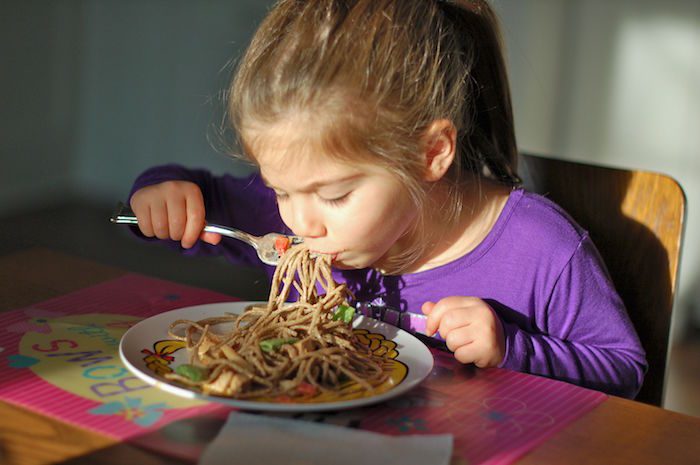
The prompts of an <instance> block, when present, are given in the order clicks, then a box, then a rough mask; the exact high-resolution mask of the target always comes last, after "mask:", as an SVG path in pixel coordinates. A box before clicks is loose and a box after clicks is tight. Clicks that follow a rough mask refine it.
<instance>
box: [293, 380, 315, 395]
mask: <svg viewBox="0 0 700 465" xmlns="http://www.w3.org/2000/svg"><path fill="white" fill-rule="evenodd" d="M297 392H298V393H299V394H301V395H302V396H313V395H315V394H316V393H317V392H318V389H317V388H316V386H314V385H313V384H309V383H300V384H299V386H297Z"/></svg>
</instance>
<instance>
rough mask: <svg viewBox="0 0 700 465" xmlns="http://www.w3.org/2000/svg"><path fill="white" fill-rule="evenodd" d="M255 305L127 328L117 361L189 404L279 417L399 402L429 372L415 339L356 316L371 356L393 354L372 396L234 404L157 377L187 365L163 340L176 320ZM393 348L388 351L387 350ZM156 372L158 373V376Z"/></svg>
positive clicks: (354, 393) (179, 349) (429, 359)
mask: <svg viewBox="0 0 700 465" xmlns="http://www.w3.org/2000/svg"><path fill="white" fill-rule="evenodd" d="M253 303H259V302H225V303H218V304H207V305H198V306H195V307H186V308H181V309H177V310H172V311H169V312H165V313H161V314H159V315H155V316H152V317H150V318H147V319H145V320H143V321H140V322H139V323H137V324H136V325H134V326H133V327H131V328H130V329H129V330H128V331H127V332H126V333H125V334H124V336H123V337H122V339H121V341H120V343H119V355H120V357H121V359H122V361H123V362H124V364H125V365H126V367H127V368H129V370H131V371H132V372H133V373H134V374H135V375H136V376H138V377H139V378H141V379H143V380H144V381H146V382H148V383H150V384H152V385H154V386H156V387H158V388H160V389H163V390H164V391H168V392H170V393H172V394H175V395H178V396H182V397H186V398H189V399H202V400H208V401H213V402H221V403H224V404H227V405H230V406H233V407H237V408H241V409H246V410H265V411H283V412H311V411H321V410H337V409H345V408H352V407H359V406H362V405H368V404H372V403H376V402H381V401H384V400H386V399H389V398H392V397H394V396H398V395H400V394H403V393H404V392H406V391H408V390H409V389H411V388H413V387H415V386H417V385H418V384H419V383H420V382H421V381H423V380H424V379H425V378H426V377H427V376H428V374H430V371H431V370H432V368H433V356H432V354H431V353H430V350H428V348H427V347H426V346H425V345H424V344H423V343H422V342H421V341H419V340H418V339H417V338H416V337H415V336H413V335H411V334H410V333H407V332H406V331H404V330H402V329H399V328H396V327H394V326H391V325H389V324H386V323H383V322H381V321H377V320H373V319H371V318H367V317H364V316H361V315H360V316H357V317H356V318H355V320H354V322H353V327H354V329H355V331H356V332H357V331H359V332H361V333H364V336H360V339H361V340H363V341H365V342H366V343H368V344H371V347H374V349H373V350H375V349H376V350H380V351H386V350H393V352H392V353H393V354H394V363H393V367H392V370H391V376H390V378H389V380H387V381H386V382H385V383H384V384H382V385H381V386H379V387H378V388H376V389H375V391H374V392H373V393H372V394H367V393H365V392H363V391H362V390H361V389H359V387H358V386H357V385H356V384H354V383H352V382H348V383H346V384H345V385H343V387H342V388H341V389H340V390H339V392H338V393H333V394H322V395H319V396H316V397H315V398H312V399H305V400H302V401H300V400H294V401H291V400H290V399H285V398H276V399H273V398H261V399H246V400H238V399H232V398H230V397H222V396H212V395H206V394H202V393H201V392H198V391H197V390H195V389H193V388H189V387H185V386H182V385H180V384H177V383H175V382H173V381H171V380H168V379H166V378H165V377H164V376H162V372H163V371H170V370H174V369H175V368H176V367H177V366H178V365H180V364H182V363H187V360H188V355H187V349H185V348H184V347H183V343H182V342H179V341H174V340H172V339H170V338H169V337H168V326H169V325H170V323H172V322H173V321H175V320H179V319H187V320H201V319H203V318H209V317H214V316H221V315H223V314H224V313H226V312H228V313H235V314H238V313H241V312H243V310H244V309H245V307H247V306H248V305H250V304H253ZM392 348H393V349H392ZM158 372H161V374H159V373H158Z"/></svg>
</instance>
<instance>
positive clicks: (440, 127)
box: [423, 119, 457, 182]
mask: <svg viewBox="0 0 700 465" xmlns="http://www.w3.org/2000/svg"><path fill="white" fill-rule="evenodd" d="M423 147H424V156H425V174H424V176H423V178H424V179H425V180H426V181H429V182H435V181H439V180H440V179H442V177H443V176H444V175H445V173H447V170H448V169H449V168H450V166H452V162H453V161H454V158H455V153H456V150H457V128H455V125H454V124H453V123H452V121H450V120H447V119H438V120H435V121H433V122H432V123H430V125H429V126H428V129H426V131H425V134H424V135H423Z"/></svg>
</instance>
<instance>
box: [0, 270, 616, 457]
mask: <svg viewBox="0 0 700 465" xmlns="http://www.w3.org/2000/svg"><path fill="white" fill-rule="evenodd" d="M231 300H234V299H232V298H231V297H230V296H226V295H222V294H218V293H215V292H211V291H207V290H203V289H198V288H194V287H189V286H184V285H180V284H175V283H172V282H167V281H162V280H158V279H154V278H149V277H145V276H141V275H135V274H131V275H125V276H123V277H120V278H117V279H115V280H112V281H108V282H105V283H102V284H99V285H97V286H94V287H90V288H86V289H83V290H80V291H77V292H74V293H72V294H68V295H65V296H61V297H57V298H55V299H51V300H48V301H45V302H42V303H39V304H36V305H33V306H31V307H27V308H22V309H18V310H13V311H10V312H4V313H0V399H2V400H5V401H7V402H10V403H14V404H19V405H22V406H24V407H26V408H28V409H31V410H35V411H38V412H40V413H42V414H45V415H49V416H52V417H55V418H58V419H60V420H62V421H65V422H69V423H72V424H75V425H77V426H80V427H83V428H87V429H90V430H93V431H97V432H100V433H102V434H105V435H107V436H110V437H114V438H117V439H120V440H132V441H136V442H138V443H139V444H142V445H144V446H146V447H151V448H154V449H157V450H159V451H161V452H164V453H170V454H172V455H175V456H180V457H185V458H189V459H191V460H196V458H197V456H198V454H199V453H200V452H201V450H202V447H204V446H205V445H206V443H207V442H208V441H209V440H211V439H212V438H211V437H208V438H202V439H201V440H200V442H199V443H191V444H185V443H183V441H184V439H185V438H191V437H192V434H191V433H192V431H191V430H192V429H193V428H195V429H196V428H197V426H196V425H197V423H198V422H200V423H206V422H207V421H219V420H216V419H217V418H218V419H223V418H225V416H226V414H227V413H228V412H230V409H229V408H227V407H222V406H220V405H218V404H214V403H211V404H210V403H203V402H200V401H192V400H186V399H182V398H179V397H176V396H173V395H171V394H168V393H165V392H163V391H160V390H158V389H156V388H154V387H151V386H149V385H148V384H146V383H145V382H143V381H141V380H140V379H138V378H137V377H135V376H134V375H132V374H131V373H130V372H129V371H128V370H126V368H125V367H124V366H123V365H122V363H121V361H120V360H119V355H118V343H119V339H120V338H121V335H122V334H123V333H124V332H125V331H126V329H127V328H129V327H130V326H132V325H133V324H135V323H136V322H138V321H140V320H141V319H143V318H146V317H149V316H152V315H155V314H158V313H161V312H164V311H168V310H172V309H175V308H182V307H188V306H192V305H198V304H204V303H214V302H224V301H231ZM433 355H434V356H435V368H434V369H433V372H432V373H431V375H430V376H429V377H428V379H427V380H426V381H425V382H424V383H423V384H422V385H421V386H420V387H419V388H417V389H414V390H413V391H410V392H409V393H407V394H405V395H403V396H401V397H398V398H396V399H393V400H390V401H388V402H385V403H383V404H380V405H376V406H371V407H367V408H362V409H355V410H346V411H339V412H328V413H313V414H297V415H291V416H292V417H294V418H298V419H300V420H312V421H323V422H328V423H334V424H341V425H345V426H349V427H359V428H362V429H367V430H370V431H376V432H381V433H385V434H439V433H449V434H453V435H454V455H455V457H454V460H453V463H455V464H477V463H479V464H508V463H512V462H513V461H515V460H516V459H517V458H519V457H520V456H522V455H523V454H524V453H526V452H527V451H528V450H531V449H532V448H534V447H536V446H537V445H538V444H540V443H542V442H543V441H545V440H546V439H547V438H548V437H550V436H551V435H552V434H553V433H555V432H556V431H558V430H560V429H561V428H563V427H564V426H566V425H567V424H569V423H570V422H571V421H573V420H575V419H576V418H578V417H580V416H581V415H582V414H584V413H585V412H587V411H589V410H591V409H592V408H594V407H595V406H596V405H598V404H600V403H601V402H602V401H604V400H605V399H606V397H607V396H606V395H604V394H601V393H599V392H596V391H591V390H587V389H583V388H579V387H577V386H573V385H570V384H567V383H563V382H558V381H552V380H549V379H545V378H540V377H534V376H527V375H523V374H521V373H516V372H511V371H507V370H500V369H493V370H477V369H475V368H473V367H468V366H462V365H458V364H455V363H454V361H453V360H452V357H451V355H450V354H447V353H445V352H441V351H433ZM212 419H214V420H212ZM180 420H182V421H180ZM221 421H223V420H221ZM202 429H206V428H202ZM188 430H190V431H189V432H188ZM178 435H180V436H181V438H183V441H180V440H178V439H177V437H178ZM139 438H141V439H139ZM368 452H369V453H371V451H368Z"/></svg>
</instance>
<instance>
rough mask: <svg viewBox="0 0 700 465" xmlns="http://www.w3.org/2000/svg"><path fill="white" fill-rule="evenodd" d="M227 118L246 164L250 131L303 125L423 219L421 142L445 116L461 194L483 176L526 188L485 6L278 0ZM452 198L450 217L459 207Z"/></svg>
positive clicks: (453, 181)
mask: <svg viewBox="0 0 700 465" xmlns="http://www.w3.org/2000/svg"><path fill="white" fill-rule="evenodd" d="M228 113H229V117H230V119H231V122H232V123H233V126H234V128H235V129H236V130H237V133H238V136H239V141H240V145H241V147H242V148H243V150H244V151H245V152H246V153H247V156H249V157H253V158H254V153H252V152H254V150H252V149H253V145H254V144H253V141H251V140H247V139H246V134H247V132H248V133H249V132H250V129H251V128H258V127H264V126H265V125H269V124H273V123H277V122H280V121H284V120H288V119H289V118H291V117H294V118H304V119H305V121H307V123H306V126H305V127H308V124H309V123H310V124H312V126H311V127H313V129H314V131H313V137H314V142H315V143H317V144H319V146H320V147H321V148H323V149H324V152H325V153H328V154H330V155H332V156H335V157H337V158H339V159H343V160H349V161H354V160H357V157H363V161H370V162H372V163H375V164H376V163H379V164H381V165H382V166H383V167H385V168H387V169H388V170H390V171H391V172H392V173H394V174H395V175H396V176H397V177H399V178H400V179H401V180H402V181H403V182H404V185H405V186H406V189H407V192H408V193H409V194H410V195H411V197H412V198H413V200H414V202H415V203H416V206H417V207H418V208H420V209H421V210H422V207H423V200H424V198H425V185H424V184H423V183H422V181H421V179H422V175H423V173H424V168H425V165H424V158H423V153H424V147H423V144H424V141H423V138H422V136H423V134H424V132H425V130H426V129H427V128H428V126H429V125H430V124H431V123H432V122H433V121H435V120H438V119H448V120H450V121H452V122H453V123H454V125H455V127H456V128H457V156H456V158H455V162H454V163H453V165H452V167H451V169H450V172H449V173H448V176H447V177H446V178H447V179H446V182H447V183H448V185H449V188H450V189H451V190H453V191H454V192H453V193H454V194H457V193H459V192H461V190H462V188H463V186H464V182H468V181H469V180H470V179H474V178H476V179H479V178H481V177H488V178H492V179H494V180H496V181H498V182H500V183H503V184H506V185H510V186H514V185H516V184H518V183H519V179H518V177H517V175H516V173H515V166H516V158H517V151H516V144H515V135H514V130H513V117H512V110H511V102H510V92H509V88H508V80H507V75H506V71H505V65H504V61H503V56H502V52H501V42H500V34H499V28H498V24H497V20H496V17H495V14H494V13H493V11H492V10H491V8H490V7H489V5H488V4H487V3H486V2H485V1H484V0H453V1H439V0H314V1H310V0H280V1H279V2H278V3H277V4H276V5H275V6H274V7H273V8H272V10H271V11H270V13H269V14H268V16H267V17H266V18H265V20H264V21H263V23H262V24H261V25H260V27H259V29H258V31H257V32H256V34H255V36H254V37H253V40H252V42H251V45H250V47H249V48H248V50H247V52H246V54H245V56H244V57H243V59H242V60H241V62H240V63H239V66H238V70H237V73H236V76H235V78H234V81H233V83H232V87H231V90H230V99H229V106H228ZM309 132H310V133H311V131H309ZM451 197H453V198H454V204H453V205H449V206H447V207H446V215H445V217H446V219H452V218H455V217H456V216H458V213H459V211H460V210H461V207H462V206H461V195H452V196H451ZM419 223H420V221H419ZM420 227H421V225H420V224H418V225H416V228H420ZM414 233H415V231H414ZM418 242H419V241H418ZM419 249H420V246H418V245H417V246H416V247H415V248H413V249H410V250H406V253H405V254H404V256H402V257H399V259H398V263H397V265H396V266H395V267H393V268H396V269H397V270H399V269H401V268H402V267H403V266H406V265H407V264H408V263H410V262H411V260H415V259H416V258H417V256H418V255H419V254H420V252H421V251H422V249H421V250H419Z"/></svg>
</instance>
